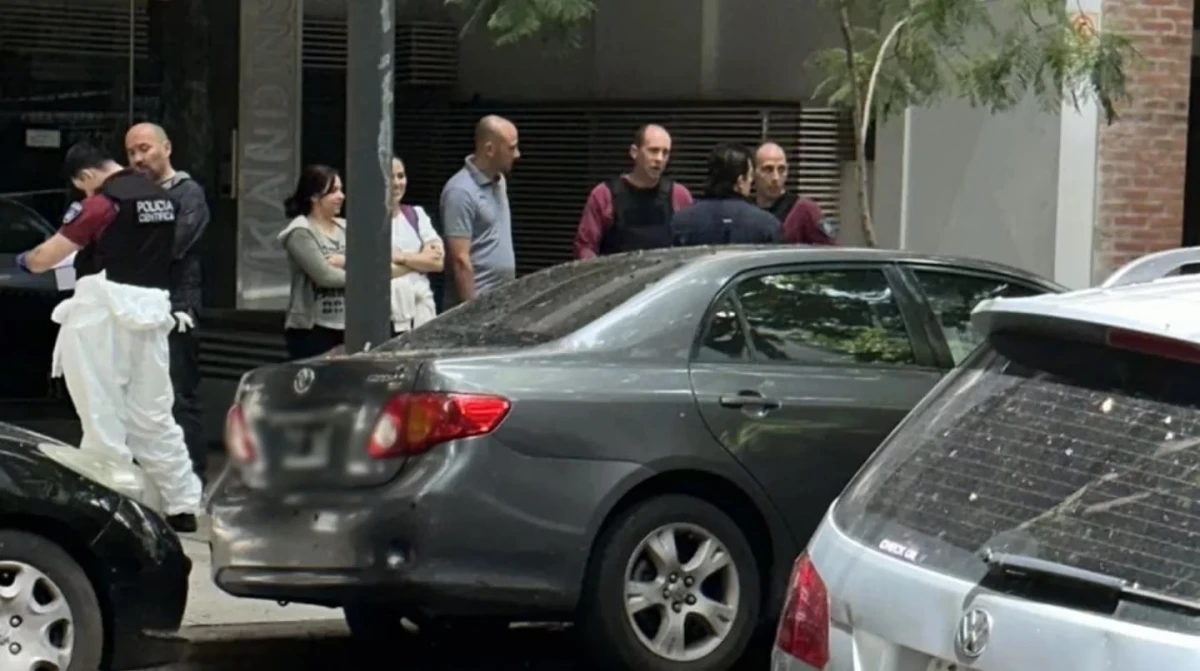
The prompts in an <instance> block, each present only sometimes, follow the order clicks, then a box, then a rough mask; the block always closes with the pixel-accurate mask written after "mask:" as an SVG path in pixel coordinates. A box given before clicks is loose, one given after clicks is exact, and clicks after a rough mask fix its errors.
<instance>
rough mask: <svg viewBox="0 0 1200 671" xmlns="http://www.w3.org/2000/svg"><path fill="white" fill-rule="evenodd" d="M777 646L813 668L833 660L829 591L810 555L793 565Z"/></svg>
mask: <svg viewBox="0 0 1200 671" xmlns="http://www.w3.org/2000/svg"><path fill="white" fill-rule="evenodd" d="M775 645H776V647H778V648H779V649H780V650H783V651H784V652H786V653H788V654H789V655H791V656H792V657H795V658H796V659H798V660H800V661H802V662H804V663H805V664H808V665H809V666H811V667H814V668H817V669H824V668H825V665H826V664H828V663H829V592H828V591H827V590H826V589H825V582H824V581H823V580H821V576H820V575H818V574H817V569H816V567H815V566H813V563H812V561H811V560H810V559H809V558H808V555H807V554H802V555H800V556H799V557H798V558H796V563H795V565H794V566H793V567H792V577H791V581H790V582H789V586H788V593H787V600H786V601H784V604H783V616H782V617H781V618H780V619H779V629H778V630H777V631H776V633H775Z"/></svg>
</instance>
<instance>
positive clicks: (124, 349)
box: [17, 144, 201, 532]
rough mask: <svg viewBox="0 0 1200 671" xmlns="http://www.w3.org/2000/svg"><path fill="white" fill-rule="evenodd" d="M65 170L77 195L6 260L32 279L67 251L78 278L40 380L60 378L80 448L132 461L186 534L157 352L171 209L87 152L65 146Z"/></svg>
mask: <svg viewBox="0 0 1200 671" xmlns="http://www.w3.org/2000/svg"><path fill="white" fill-rule="evenodd" d="M64 163H65V165H64V168H65V171H66V173H67V176H68V177H69V178H70V179H71V182H72V183H73V184H74V185H75V187H76V188H77V189H79V190H80V191H83V192H84V193H85V194H87V197H86V198H84V199H83V200H82V201H80V202H78V203H75V204H73V205H72V206H71V208H70V209H69V210H68V212H67V215H66V216H65V217H64V220H63V226H62V227H61V228H60V229H59V230H58V232H57V233H55V234H54V236H52V237H51V238H50V239H49V240H47V241H46V242H44V243H42V244H41V245H38V246H37V247H36V248H35V249H32V250H30V251H28V252H25V253H23V254H21V255H20V256H19V257H17V265H18V266H20V267H21V268H23V269H25V270H27V271H29V272H34V273H42V272H46V271H48V270H51V269H53V268H54V267H55V266H57V265H58V264H59V263H61V262H62V261H64V260H65V259H66V258H67V257H69V256H70V255H71V254H76V255H77V256H76V258H75V263H76V267H77V268H78V269H79V270H80V271H82V274H83V276H82V277H78V278H77V280H76V283H75V293H74V295H73V296H72V297H71V298H68V299H67V300H65V301H63V302H62V303H60V304H59V305H58V306H57V307H56V308H55V309H54V313H53V315H52V316H51V318H52V319H53V320H54V321H55V322H57V323H58V324H59V325H60V328H59V332H58V341H57V342H56V343H55V346H54V358H53V364H52V370H51V374H52V375H53V376H56V377H57V376H59V375H61V376H63V377H65V378H66V382H67V391H69V392H70V394H71V400H72V401H73V402H74V404H75V409H76V412H77V414H78V415H79V421H80V424H81V425H82V427H83V442H82V443H81V444H80V449H82V450H91V451H93V452H94V453H96V454H97V456H105V457H107V458H110V459H121V460H128V461H129V462H131V463H132V462H133V460H134V459H136V460H137V462H138V464H139V465H140V466H141V467H142V469H143V470H144V471H145V472H146V475H147V476H148V477H149V478H150V480H151V481H152V482H153V483H154V485H155V486H156V488H157V489H158V492H159V493H160V494H161V495H162V498H163V501H164V505H165V508H166V510H165V511H164V512H165V513H166V515H167V521H168V522H169V523H170V524H171V526H172V527H173V528H175V529H176V530H177V531H182V532H188V531H195V530H196V513H198V512H199V508H200V494H201V484H200V480H199V478H197V477H196V474H195V473H193V472H192V462H191V459H190V457H189V456H188V452H187V448H186V447H185V446H184V442H183V431H182V430H181V429H180V428H179V425H178V424H177V423H176V422H175V418H174V416H173V414H172V406H173V405H174V401H175V396H174V394H173V392H172V386H171V376H170V368H169V362H170V354H169V350H168V347H167V338H168V335H169V334H170V332H171V331H172V329H174V328H176V326H177V321H176V319H177V318H176V316H175V315H174V314H173V312H172V310H171V299H170V295H169V293H168V289H169V287H170V283H171V272H172V258H173V247H174V243H175V217H176V206H175V203H174V202H173V201H172V199H171V197H170V195H169V194H168V193H167V192H166V191H165V190H164V189H163V188H162V187H160V186H159V185H157V184H155V183H154V182H153V181H152V180H151V179H149V178H148V177H146V176H144V175H142V174H140V173H138V172H135V171H133V170H128V169H124V168H122V167H121V166H120V165H119V164H117V163H116V161H113V160H112V159H111V158H110V157H108V156H107V155H105V154H104V153H102V152H101V151H100V150H98V149H96V148H94V147H91V146H89V145H86V144H79V145H75V146H73V147H72V148H71V149H70V150H69V151H68V152H67V157H66V159H65V161H64ZM81 257H82V258H81Z"/></svg>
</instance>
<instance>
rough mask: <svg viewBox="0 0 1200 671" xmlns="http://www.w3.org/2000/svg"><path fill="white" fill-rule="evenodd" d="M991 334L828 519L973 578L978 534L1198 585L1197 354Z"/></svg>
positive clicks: (1187, 590) (1195, 591)
mask: <svg viewBox="0 0 1200 671" xmlns="http://www.w3.org/2000/svg"><path fill="white" fill-rule="evenodd" d="M989 342H990V343H991V347H990V349H987V350H983V351H981V352H980V353H978V354H977V355H976V356H975V357H973V358H972V359H971V360H970V361H969V362H967V365H966V367H965V368H964V370H962V371H961V372H959V373H957V374H956V376H955V378H954V379H953V380H952V381H948V383H947V384H946V385H944V386H943V387H941V388H940V391H938V392H935V396H931V397H930V399H928V400H927V401H926V403H923V404H922V406H921V408H920V409H919V410H917V411H916V412H914V413H913V414H912V415H910V416H909V417H908V418H907V419H906V420H905V421H904V423H903V424H902V425H901V426H900V427H899V428H898V429H897V430H896V432H895V433H894V434H893V435H892V436H891V437H890V438H889V439H888V442H887V443H886V444H885V445H884V447H883V448H882V449H881V450H879V451H878V452H877V453H876V455H875V456H874V457H873V458H872V459H871V461H870V462H869V463H868V465H867V466H866V467H865V468H864V469H863V471H862V472H861V473H860V474H859V476H858V477H857V478H856V479H855V481H854V482H853V483H851V485H850V486H849V487H848V488H847V490H846V492H845V493H844V494H843V496H842V498H841V499H840V500H839V502H838V503H837V505H836V506H835V509H834V512H833V515H834V521H835V523H836V524H837V525H838V527H840V528H842V529H843V530H845V531H846V532H847V533H848V534H849V535H851V536H852V537H854V538H857V539H858V540H860V541H862V542H865V543H867V544H868V545H869V546H871V547H875V548H878V549H880V551H883V552H887V553H889V554H892V555H894V556H899V557H901V558H903V559H906V560H908V561H914V562H917V563H919V564H922V565H924V566H927V567H929V568H934V569H938V570H943V571H946V572H950V573H953V574H956V575H960V576H962V577H964V578H968V579H970V580H973V581H974V580H978V579H979V578H981V577H982V575H983V573H984V570H985V569H984V566H983V562H982V561H981V560H980V559H979V553H980V551H981V550H982V549H984V548H989V549H992V550H994V551H997V552H1008V553H1015V554H1021V555H1027V556H1032V557H1036V558H1040V559H1045V560H1048V561H1052V562H1056V563H1060V564H1065V565H1068V566H1073V567H1077V568H1082V569H1087V570H1091V571H1096V572H1099V573H1104V574H1107V575H1110V576H1114V577H1119V578H1124V579H1127V580H1129V581H1131V582H1136V583H1138V584H1139V586H1140V587H1142V588H1144V589H1146V590H1151V591H1155V592H1160V593H1163V594H1167V595H1170V596H1173V597H1176V598H1180V599H1187V600H1200V542H1198V541H1200V384H1197V382H1196V381H1197V380H1200V366H1198V365H1196V364H1194V363H1184V362H1181V361H1171V360H1167V359H1164V358H1159V357H1154V356H1148V355H1145V354H1138V353H1133V352H1127V351H1118V350H1113V349H1109V348H1107V347H1104V346H1101V345H1088V344H1082V343H1079V342H1068V341H1059V340H1052V339H1047V338H1044V337H1031V336H1023V335H1015V334H1006V335H1000V336H993V338H992V339H991V340H990V341H989ZM897 548H900V550H901V551H897Z"/></svg>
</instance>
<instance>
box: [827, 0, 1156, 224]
mask: <svg viewBox="0 0 1200 671" xmlns="http://www.w3.org/2000/svg"><path fill="white" fill-rule="evenodd" d="M822 2H824V3H825V4H826V5H827V6H831V7H832V8H833V9H835V10H836V11H837V13H838V18H839V23H840V27H841V34H842V46H840V47H837V48H833V49H827V50H824V51H821V52H818V53H816V54H814V55H813V58H812V64H813V65H815V66H816V67H817V68H818V69H819V70H820V72H821V73H822V74H823V75H824V77H825V78H824V81H823V82H822V83H821V85H820V86H819V87H818V90H817V95H818V97H824V98H827V99H828V100H829V102H830V104H832V105H835V106H839V107H842V108H844V109H847V110H849V111H850V112H851V116H852V118H853V121H854V130H855V133H854V134H855V139H856V143H855V144H856V163H857V164H858V166H857V167H858V170H857V172H858V181H859V184H858V187H859V205H860V207H861V212H862V213H863V219H862V225H863V233H864V235H865V237H866V240H867V242H868V244H870V245H872V246H873V245H874V240H875V236H874V230H873V229H872V227H871V220H870V210H869V206H868V202H867V197H866V196H867V193H868V191H867V185H866V162H865V157H864V156H863V147H862V136H863V128H864V127H869V125H870V124H871V123H872V122H876V123H882V122H883V121H886V120H887V119H888V118H890V117H892V116H893V115H895V114H897V113H899V112H901V111H903V110H904V109H905V108H906V107H908V106H912V105H928V104H930V103H934V102H937V101H938V100H940V99H942V98H946V97H953V98H961V99H965V100H967V101H968V102H970V103H971V104H972V105H974V106H977V107H982V108H985V109H988V110H990V111H991V112H1003V111H1005V110H1008V109H1011V108H1012V107H1014V106H1015V105H1017V104H1018V103H1019V102H1020V101H1021V100H1023V99H1025V98H1026V97H1027V96H1028V95H1029V94H1033V95H1034V96H1035V97H1036V99H1037V100H1038V101H1040V102H1041V103H1042V105H1043V106H1044V107H1045V108H1046V109H1047V110H1053V111H1057V110H1059V109H1061V106H1062V104H1063V102H1064V101H1068V102H1070V103H1071V104H1073V105H1074V106H1076V107H1077V108H1078V107H1079V105H1080V104H1081V103H1083V102H1084V101H1085V100H1088V99H1091V100H1095V101H1096V102H1097V103H1098V105H1099V107H1100V109H1101V111H1102V114H1103V115H1104V119H1105V121H1106V122H1107V123H1112V122H1113V121H1115V120H1116V118H1117V107H1118V104H1119V103H1120V102H1121V101H1122V100H1124V99H1126V98H1127V89H1126V86H1127V80H1126V69H1127V67H1128V66H1129V64H1130V63H1131V62H1132V61H1133V59H1134V58H1136V55H1137V54H1136V51H1135V50H1134V48H1133V45H1132V44H1131V43H1130V40H1129V39H1128V38H1127V37H1125V36H1123V35H1120V34H1116V33H1112V32H1107V31H1100V30H1097V28H1096V26H1095V24H1094V23H1093V22H1092V20H1091V19H1090V18H1087V17H1085V16H1082V15H1079V14H1076V13H1074V12H1071V11H1068V8H1067V5H1068V4H1069V3H1064V2H1063V1H1062V0H822ZM855 17H866V18H865V19H858V18H855ZM876 71H877V72H876ZM873 75H874V76H873ZM872 83H873V87H872ZM869 90H870V91H871V96H870V97H871V100H870V108H869V109H867V107H866V105H867V98H868V91H869Z"/></svg>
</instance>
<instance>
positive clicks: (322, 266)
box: [279, 165, 346, 359]
mask: <svg viewBox="0 0 1200 671" xmlns="http://www.w3.org/2000/svg"><path fill="white" fill-rule="evenodd" d="M345 200H346V196H345V194H344V193H343V192H342V179H341V177H339V176H338V173H337V171H336V170H334V169H333V168H330V167H329V166H325V165H309V166H305V168H304V169H303V170H302V171H301V172H300V180H299V181H298V182H297V184H296V191H295V193H293V194H292V195H291V196H289V197H288V199H287V200H285V201H284V203H283V207H284V212H285V213H286V214H287V216H288V217H290V218H291V219H292V220H291V222H290V223H288V225H287V227H286V228H284V229H283V231H282V232H281V233H280V234H279V241H280V242H281V243H282V244H283V248H284V250H285V251H286V252H287V257H288V264H289V265H290V267H291V275H292V286H291V295H290V296H289V298H288V309H287V318H286V321H285V322H284V336H285V338H286V339H287V348H288V356H290V357H291V358H292V359H307V358H309V357H314V356H318V355H320V354H324V353H325V352H328V351H329V350H331V349H333V348H335V347H337V346H338V345H341V344H342V343H343V342H344V340H345V332H346V270H345V268H346V220H345V219H342V218H340V217H338V215H339V214H340V213H341V211H342V203H343V202H344V201H345Z"/></svg>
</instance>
